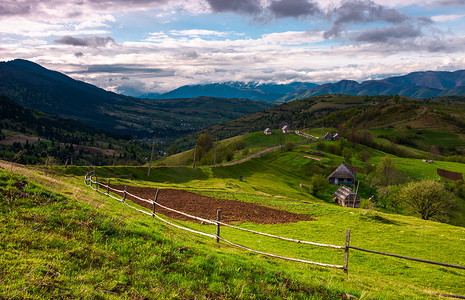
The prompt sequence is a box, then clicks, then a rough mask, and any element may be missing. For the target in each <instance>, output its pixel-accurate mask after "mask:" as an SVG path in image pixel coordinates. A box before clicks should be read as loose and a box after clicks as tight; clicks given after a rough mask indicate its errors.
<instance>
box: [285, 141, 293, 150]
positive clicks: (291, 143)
mask: <svg viewBox="0 0 465 300" xmlns="http://www.w3.org/2000/svg"><path fill="white" fill-rule="evenodd" d="M294 148H295V144H294V143H293V142H286V144H284V150H286V151H292V150H294Z"/></svg>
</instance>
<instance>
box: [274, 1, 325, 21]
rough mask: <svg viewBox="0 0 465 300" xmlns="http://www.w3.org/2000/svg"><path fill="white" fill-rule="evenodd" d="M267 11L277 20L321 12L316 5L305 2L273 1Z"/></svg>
mask: <svg viewBox="0 0 465 300" xmlns="http://www.w3.org/2000/svg"><path fill="white" fill-rule="evenodd" d="M269 9H270V10H271V12H272V13H273V14H274V15H275V16H276V17H277V18H286V17H294V18H297V17H302V16H313V15H316V14H319V13H320V12H321V10H320V8H319V7H318V5H317V4H316V3H312V2H308V1H307V0H275V1H273V2H271V5H270V6H269Z"/></svg>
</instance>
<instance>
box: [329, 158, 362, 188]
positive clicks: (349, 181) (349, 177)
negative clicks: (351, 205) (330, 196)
mask: <svg viewBox="0 0 465 300" xmlns="http://www.w3.org/2000/svg"><path fill="white" fill-rule="evenodd" d="M355 175H356V174H355V172H354V171H353V170H352V169H351V168H349V166H347V165H346V163H344V162H343V163H342V164H341V165H340V166H339V167H338V168H337V169H336V170H334V172H333V173H331V175H329V176H328V179H329V183H331V184H345V185H354V184H355Z"/></svg>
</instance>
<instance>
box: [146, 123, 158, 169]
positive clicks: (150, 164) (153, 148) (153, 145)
mask: <svg viewBox="0 0 465 300" xmlns="http://www.w3.org/2000/svg"><path fill="white" fill-rule="evenodd" d="M156 139H157V133H156V132H155V136H154V137H153V143H152V154H151V155H150V163H149V170H148V172H147V177H150V168H152V159H153V151H154V150H155V140H156Z"/></svg>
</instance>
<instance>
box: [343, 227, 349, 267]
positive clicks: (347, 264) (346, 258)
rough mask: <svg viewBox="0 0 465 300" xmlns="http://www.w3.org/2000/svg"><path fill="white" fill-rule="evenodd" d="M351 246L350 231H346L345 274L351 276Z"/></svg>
mask: <svg viewBox="0 0 465 300" xmlns="http://www.w3.org/2000/svg"><path fill="white" fill-rule="evenodd" d="M349 244H350V229H346V247H345V249H344V273H345V274H349V270H348V267H349Z"/></svg>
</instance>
